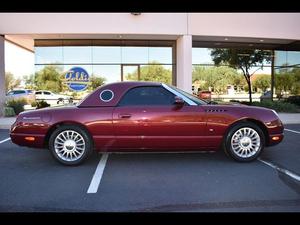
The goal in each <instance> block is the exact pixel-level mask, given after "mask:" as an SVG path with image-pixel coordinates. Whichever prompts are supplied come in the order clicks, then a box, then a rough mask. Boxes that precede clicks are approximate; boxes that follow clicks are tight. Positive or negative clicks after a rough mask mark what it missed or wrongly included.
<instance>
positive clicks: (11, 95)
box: [5, 89, 35, 104]
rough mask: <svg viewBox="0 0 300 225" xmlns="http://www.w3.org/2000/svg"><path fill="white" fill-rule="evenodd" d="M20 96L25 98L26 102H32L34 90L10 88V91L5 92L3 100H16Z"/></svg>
mask: <svg viewBox="0 0 300 225" xmlns="http://www.w3.org/2000/svg"><path fill="white" fill-rule="evenodd" d="M21 98H24V99H26V101H27V103H28V104H31V103H32V102H34V101H35V94H34V90H30V89H14V90H11V91H9V92H7V94H6V98H5V100H6V101H10V100H18V99H21Z"/></svg>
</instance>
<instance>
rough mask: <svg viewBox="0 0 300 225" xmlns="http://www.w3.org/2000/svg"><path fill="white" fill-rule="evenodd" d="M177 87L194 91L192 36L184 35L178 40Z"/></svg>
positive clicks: (190, 91)
mask: <svg viewBox="0 0 300 225" xmlns="http://www.w3.org/2000/svg"><path fill="white" fill-rule="evenodd" d="M176 53H177V54H176V55H177V56H176V59H177V61H176V67H177V77H176V78H177V82H176V83H177V87H178V88H180V89H182V90H184V91H187V92H189V93H192V36H191V35H183V36H181V37H180V38H178V39H177V41H176Z"/></svg>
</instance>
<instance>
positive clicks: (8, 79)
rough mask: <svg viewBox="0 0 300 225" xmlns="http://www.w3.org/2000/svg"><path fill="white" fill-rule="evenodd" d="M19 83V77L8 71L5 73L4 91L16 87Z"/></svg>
mask: <svg viewBox="0 0 300 225" xmlns="http://www.w3.org/2000/svg"><path fill="white" fill-rule="evenodd" d="M20 83H21V80H20V79H15V78H14V75H13V74H12V73H10V72H6V73H5V91H6V92H7V91H9V90H12V89H14V88H15V87H18V86H19V85H20Z"/></svg>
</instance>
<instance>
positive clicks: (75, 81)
mask: <svg viewBox="0 0 300 225" xmlns="http://www.w3.org/2000/svg"><path fill="white" fill-rule="evenodd" d="M65 83H66V84H67V85H68V87H69V88H70V89H71V90H73V91H83V90H85V89H86V88H87V87H88V85H89V83H90V80H89V74H88V73H87V72H86V70H85V69H83V68H81V67H73V68H71V69H70V70H69V71H68V72H66V74H65Z"/></svg>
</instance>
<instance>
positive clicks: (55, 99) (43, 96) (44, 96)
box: [35, 90, 73, 105]
mask: <svg viewBox="0 0 300 225" xmlns="http://www.w3.org/2000/svg"><path fill="white" fill-rule="evenodd" d="M35 98H36V100H37V101H38V100H44V101H45V102H47V103H48V104H50V105H56V104H60V103H63V104H66V103H71V102H73V98H72V97H71V96H68V95H60V94H55V93H53V92H51V91H47V90H39V91H36V92H35Z"/></svg>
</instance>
